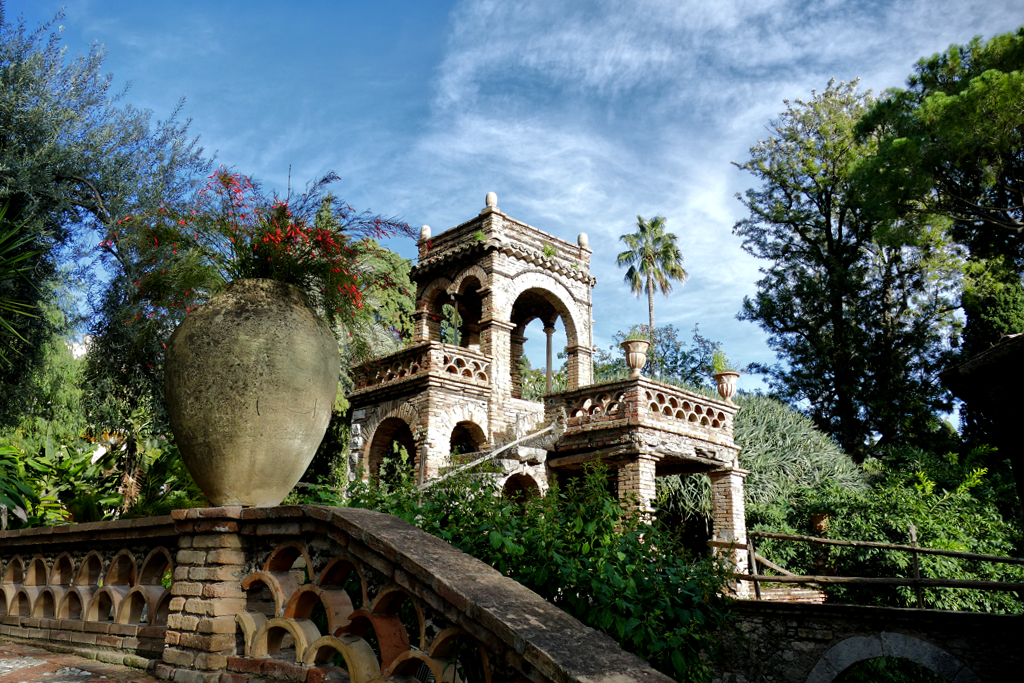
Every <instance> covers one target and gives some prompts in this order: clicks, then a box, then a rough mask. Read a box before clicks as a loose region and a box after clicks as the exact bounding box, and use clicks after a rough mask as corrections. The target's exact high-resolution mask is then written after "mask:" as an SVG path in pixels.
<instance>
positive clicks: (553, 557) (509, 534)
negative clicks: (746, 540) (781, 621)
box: [309, 469, 727, 681]
mask: <svg viewBox="0 0 1024 683" xmlns="http://www.w3.org/2000/svg"><path fill="white" fill-rule="evenodd" d="M498 494H499V492H498V491H497V490H496V489H495V487H494V485H493V479H492V478H491V477H490V476H489V475H486V474H485V475H480V474H477V475H465V476H460V477H456V478H453V479H451V480H448V481H446V482H444V483H441V484H438V485H436V486H434V487H432V488H431V489H430V490H429V491H428V492H426V493H425V494H420V493H419V492H418V491H417V490H416V488H415V486H414V484H413V481H412V476H411V475H405V476H404V478H403V477H401V476H400V477H398V478H397V479H396V480H392V481H391V482H390V483H388V484H377V483H375V482H372V483H369V484H365V483H362V482H357V483H356V484H355V485H353V487H352V488H351V489H350V491H349V496H350V497H349V500H348V501H347V503H348V504H349V505H352V506H356V507H366V508H371V509H376V510H380V511H382V512H387V513H390V514H394V515H397V516H399V517H401V518H403V519H405V520H406V521H408V522H410V523H412V524H415V525H416V526H418V527H420V528H421V529H423V530H424V531H427V532H429V533H431V534H433V535H435V536H438V537H440V538H442V539H444V540H446V541H448V542H450V543H451V544H452V545H454V546H456V547H457V548H459V549H461V550H463V551H464V552H466V553H469V554H470V555H473V556H474V557H476V558H478V559H480V560H482V561H484V562H486V563H488V564H489V565H491V566H493V567H494V568H496V569H497V570H499V571H500V572H502V573H503V574H505V575H507V576H510V577H512V578H513V579H515V580H517V581H519V582H520V583H522V584H523V585H525V586H527V587H528V588H530V589H531V590H533V591H535V592H537V593H539V594H540V595H542V596H543V597H544V598H545V599H547V600H548V601H550V602H551V603H553V604H555V605H557V606H559V607H561V608H562V609H564V610H565V611H567V612H568V613H570V614H572V615H573V616H574V617H576V618H577V619H579V620H580V621H582V622H583V623H585V624H587V625H588V626H591V627H593V628H597V629H600V630H601V631H603V632H605V633H607V634H608V635H609V636H611V637H612V638H614V639H615V640H616V641H618V642H619V643H620V644H621V645H622V647H623V648H625V649H626V650H629V651H631V652H634V653H636V654H637V655H639V656H641V657H643V658H645V659H647V660H648V661H649V662H651V664H653V665H654V666H655V667H657V668H658V669H659V670H660V671H662V672H664V673H666V674H668V675H670V676H673V677H675V678H676V679H677V680H680V681H701V680H709V678H710V674H709V671H708V669H707V667H706V665H705V657H706V655H708V654H710V653H712V652H713V651H714V649H715V641H714V639H713V638H712V632H713V631H714V630H715V629H718V628H721V627H723V626H724V625H725V618H726V606H727V599H726V598H723V597H722V592H723V590H724V578H723V571H722V568H721V567H720V566H719V565H717V564H716V563H715V562H712V561H710V560H700V561H691V560H690V559H689V558H687V557H686V554H685V552H684V551H682V549H681V548H680V547H679V546H678V544H676V542H675V541H674V540H673V539H672V538H671V537H670V535H669V534H667V533H665V532H664V531H663V530H661V529H659V528H657V527H654V526H650V525H647V524H644V523H643V522H642V520H641V519H640V518H639V517H638V515H636V514H631V513H627V512H626V511H624V509H623V507H622V506H621V504H620V502H619V500H618V499H617V498H616V497H615V496H614V495H612V494H611V493H609V491H608V487H607V472H606V471H605V470H603V469H594V470H591V471H589V472H588V473H587V475H586V476H585V477H583V478H581V479H580V480H578V481H573V482H571V483H569V484H567V485H565V486H564V487H561V488H560V487H558V486H554V487H552V488H551V489H550V490H549V491H548V493H547V495H545V496H538V497H534V498H530V499H527V500H526V501H524V502H520V501H513V500H508V499H505V498H502V497H501V496H500V495H498ZM309 497H310V502H318V503H328V504H330V503H335V504H337V503H340V502H341V501H340V500H339V499H338V498H337V497H335V498H333V499H332V497H331V496H330V495H329V494H328V493H327V492H325V491H324V490H323V489H320V490H312V491H310V492H309Z"/></svg>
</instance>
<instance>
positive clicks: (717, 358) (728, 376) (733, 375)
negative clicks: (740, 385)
mask: <svg viewBox="0 0 1024 683" xmlns="http://www.w3.org/2000/svg"><path fill="white" fill-rule="evenodd" d="M711 368H712V374H711V376H712V377H714V378H715V383H716V384H717V385H718V395H719V396H721V397H722V398H724V399H725V400H726V401H728V402H729V403H732V397H733V396H735V395H736V380H737V379H739V376H740V373H739V372H737V371H736V369H735V368H734V367H733V364H732V362H731V361H730V360H729V358H728V357H727V356H726V355H725V352H724V351H722V350H721V349H715V352H714V353H713V354H712V356H711Z"/></svg>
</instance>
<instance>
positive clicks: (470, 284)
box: [452, 276, 484, 352]
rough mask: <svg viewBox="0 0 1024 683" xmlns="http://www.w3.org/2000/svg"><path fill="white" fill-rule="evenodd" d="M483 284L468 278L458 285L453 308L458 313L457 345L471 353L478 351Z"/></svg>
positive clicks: (471, 277) (473, 278) (470, 277)
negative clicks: (481, 289)
mask: <svg viewBox="0 0 1024 683" xmlns="http://www.w3.org/2000/svg"><path fill="white" fill-rule="evenodd" d="M482 286H483V284H482V283H481V282H480V280H479V279H477V278H476V277H475V276H469V277H467V278H466V279H464V280H463V281H462V283H461V284H460V285H459V291H458V292H457V293H456V294H455V296H454V301H453V302H452V303H453V306H454V307H455V310H457V311H458V313H459V317H458V319H457V321H458V323H459V329H458V345H459V346H462V347H464V348H467V349H469V350H471V351H477V352H479V351H480V318H481V316H482V315H483V306H484V302H483V298H482V297H481V296H480V292H479V290H480V288H481V287H482Z"/></svg>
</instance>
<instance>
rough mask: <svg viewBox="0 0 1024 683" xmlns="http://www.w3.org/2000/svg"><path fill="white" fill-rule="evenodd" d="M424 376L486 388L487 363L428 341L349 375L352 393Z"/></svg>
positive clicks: (488, 378) (488, 377)
mask: <svg viewBox="0 0 1024 683" xmlns="http://www.w3.org/2000/svg"><path fill="white" fill-rule="evenodd" d="M427 376H433V377H439V378H443V379H449V380H456V381H458V382H462V383H468V384H471V385H473V386H478V387H489V386H490V381H491V361H490V360H489V359H488V358H487V357H486V356H483V355H482V354H480V353H477V352H475V351H470V350H469V349H466V348H463V347H460V346H451V345H449V344H442V343H441V342H436V341H431V342H424V343H421V344H417V345H415V346H410V347H409V348H406V349H403V350H401V351H398V352H397V353H393V354H390V355H388V356H383V357H381V358H375V359H373V360H370V361H367V362H365V363H363V364H362V365H359V366H357V367H356V368H354V370H353V373H352V377H353V381H354V383H355V393H359V392H365V391H372V390H374V389H378V388H381V387H385V386H391V385H395V384H398V383H401V382H405V381H409V380H413V379H417V378H424V377H427Z"/></svg>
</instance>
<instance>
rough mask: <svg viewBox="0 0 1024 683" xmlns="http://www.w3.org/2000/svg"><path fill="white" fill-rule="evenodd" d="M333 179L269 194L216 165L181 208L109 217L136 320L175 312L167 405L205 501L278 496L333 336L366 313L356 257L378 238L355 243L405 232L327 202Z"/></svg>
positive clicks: (333, 362) (313, 434) (295, 476)
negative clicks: (127, 267)
mask: <svg viewBox="0 0 1024 683" xmlns="http://www.w3.org/2000/svg"><path fill="white" fill-rule="evenodd" d="M336 179H337V177H336V176H334V175H333V174H330V175H328V176H326V177H325V178H324V179H322V180H321V181H319V182H317V183H315V184H312V185H310V186H308V187H307V191H306V193H305V194H303V195H301V196H298V197H293V196H289V197H288V198H285V199H279V198H277V197H267V196H265V195H262V194H261V193H260V192H259V191H258V190H257V188H256V187H255V186H254V185H253V184H252V183H251V182H250V180H249V179H248V178H246V177H245V176H241V175H237V174H234V173H230V172H228V171H225V170H223V169H221V170H218V171H217V173H215V174H214V175H212V176H211V177H210V181H209V183H208V184H207V186H206V188H205V189H204V190H203V191H202V192H200V193H199V194H198V195H197V199H196V200H195V202H194V203H193V204H192V205H190V206H188V207H187V208H186V209H184V210H182V211H181V212H180V213H176V212H172V211H171V210H169V209H166V208H163V207H161V209H160V210H159V212H157V214H156V215H150V216H144V217H137V218H132V219H127V220H126V221H123V222H122V224H119V225H118V229H119V230H120V232H121V235H122V237H121V238H120V239H121V240H124V239H125V238H124V237H123V235H125V234H126V233H127V234H129V235H130V236H131V237H132V239H136V238H137V242H138V244H136V245H135V246H136V247H137V248H138V249H139V251H140V256H141V258H140V259H139V262H140V263H144V264H147V265H146V266H145V267H144V268H145V272H143V273H142V275H141V277H140V278H139V282H137V283H136V287H137V292H138V296H137V300H138V302H139V303H140V304H142V305H143V306H148V307H150V308H151V309H152V310H151V312H150V313H149V314H148V316H146V317H147V318H149V319H160V318H169V319H171V320H173V319H175V318H178V317H179V316H181V315H182V314H185V315H184V316H183V319H181V320H180V324H179V325H178V326H177V328H176V329H175V330H174V333H173V334H172V335H171V336H170V339H169V340H168V342H167V344H166V348H167V353H166V359H165V367H164V387H165V396H166V403H167V411H168V415H169V418H170V424H171V431H172V432H173V433H174V437H175V442H176V444H177V446H178V448H179V450H180V452H181V455H182V459H183V460H184V462H185V465H186V466H187V467H188V470H189V472H190V473H191V474H192V477H193V478H194V479H195V481H196V483H197V484H198V485H199V487H200V488H201V489H202V490H203V493H205V494H206V496H207V498H208V499H209V500H210V502H211V503H212V504H213V505H218V506H219V505H242V506H273V505H278V504H280V503H281V501H282V500H283V499H284V497H285V496H286V495H287V494H288V492H289V491H290V490H291V489H292V487H293V486H294V485H295V484H296V482H297V481H298V480H299V478H300V477H301V476H302V474H303V473H304V472H305V470H306V468H307V467H308V465H309V463H310V461H311V460H312V458H313V456H314V454H315V453H316V450H317V448H318V447H319V445H320V442H321V441H322V440H323V437H324V433H325V432H326V430H327V426H328V423H329V421H330V419H331V411H332V409H333V407H334V401H335V397H336V395H337V391H338V381H339V364H340V358H339V347H338V339H337V336H336V335H337V334H338V333H339V332H341V331H345V330H349V329H354V328H357V327H358V326H359V325H362V324H363V323H366V322H367V321H368V320H369V321H372V317H373V316H372V312H371V311H370V310H369V309H370V307H369V306H367V307H366V309H367V310H365V311H364V309H363V301H362V295H363V291H364V288H365V287H366V284H368V282H372V281H373V278H372V277H369V275H371V274H372V273H371V272H366V271H365V269H364V271H360V270H359V264H360V263H361V262H365V261H366V260H367V259H368V257H370V256H372V255H373V254H374V253H375V251H378V250H380V247H379V246H377V243H376V242H375V241H373V240H370V239H366V238H370V237H374V238H379V237H385V236H391V235H394V234H396V233H399V232H401V233H404V234H409V228H408V226H407V225H405V224H401V223H397V222H395V221H389V220H386V219H382V218H380V217H378V216H371V215H369V214H365V213H364V214H357V213H355V212H354V211H353V210H352V209H351V207H349V206H348V205H347V204H345V203H344V202H342V201H340V200H338V199H336V198H334V197H332V196H331V195H330V194H329V193H328V192H327V186H328V185H329V183H331V182H332V181H334V180H336ZM115 236H116V234H115ZM353 238H355V239H353ZM154 316H155V318H154ZM347 337H348V334H347V332H346V338H347Z"/></svg>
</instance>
